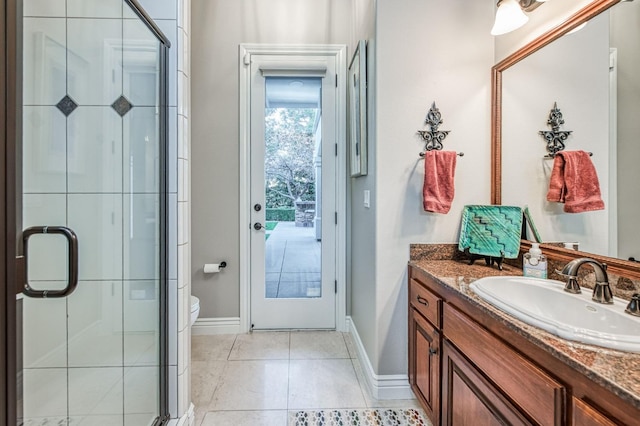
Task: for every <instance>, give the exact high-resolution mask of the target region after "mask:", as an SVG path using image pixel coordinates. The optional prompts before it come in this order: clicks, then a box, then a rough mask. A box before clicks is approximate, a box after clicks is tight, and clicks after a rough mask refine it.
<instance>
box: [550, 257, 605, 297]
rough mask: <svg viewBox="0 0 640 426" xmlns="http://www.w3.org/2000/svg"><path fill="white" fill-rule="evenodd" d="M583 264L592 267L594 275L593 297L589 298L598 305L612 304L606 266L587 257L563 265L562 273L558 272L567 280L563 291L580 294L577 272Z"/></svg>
mask: <svg viewBox="0 0 640 426" xmlns="http://www.w3.org/2000/svg"><path fill="white" fill-rule="evenodd" d="M585 263H588V264H590V265H591V266H593V270H594V272H595V274H596V285H595V287H594V288H593V296H591V299H592V300H593V301H595V302H598V303H607V304H611V303H613V294H612V293H611V287H610V286H609V277H608V276H607V266H606V265H604V264H602V263H600V262H598V261H597V260H594V259H590V258H588V257H581V258H579V259H574V260H572V261H571V262H569V263H567V264H566V265H564V268H562V271H561V272H560V274H561V275H563V276H564V277H566V278H568V280H567V284H566V285H565V287H564V291H568V292H569V293H580V292H581V291H580V286H579V285H578V270H579V269H580V267H581V266H582V265H584V264H585Z"/></svg>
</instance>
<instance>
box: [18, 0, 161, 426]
mask: <svg viewBox="0 0 640 426" xmlns="http://www.w3.org/2000/svg"><path fill="white" fill-rule="evenodd" d="M23 16H24V18H23V31H22V38H23V42H22V47H23V52H22V56H23V62H22V63H23V70H22V80H23V81H22V87H23V91H22V97H23V102H22V104H23V107H22V129H23V138H22V139H23V143H22V145H23V148H22V203H21V205H22V228H23V229H24V230H25V232H24V234H23V239H24V240H25V253H24V254H25V259H26V262H25V263H26V265H27V266H26V272H27V277H28V284H27V286H26V290H25V291H24V292H23V295H19V301H18V306H19V310H18V315H19V317H18V323H19V324H20V323H22V324H21V330H20V331H19V333H18V334H19V336H20V337H21V344H19V345H18V346H19V348H18V350H21V353H19V354H18V361H19V363H20V364H21V365H19V373H18V383H19V386H18V389H19V407H18V414H19V419H18V424H21V422H22V423H24V424H25V425H66V426H71V425H73V426H76V425H96V426H98V425H99V426H111V425H114V426H115V425H126V426H146V425H153V424H160V423H162V422H163V421H164V420H166V417H167V414H168V413H167V395H166V389H167V386H166V373H165V366H166V360H165V356H166V355H165V354H166V340H167V339H166V328H167V327H166V319H165V318H166V220H165V216H166V208H165V206H166V196H165V193H166V191H165V189H166V178H165V176H166V173H165V169H166V165H165V158H166V148H165V146H166V57H167V49H168V47H169V43H168V41H167V39H166V38H165V37H164V36H163V35H162V33H161V32H160V31H159V30H158V29H157V27H156V26H155V25H154V24H153V22H152V21H151V20H150V19H148V17H147V16H146V14H145V13H144V11H142V9H140V7H139V5H138V4H137V2H135V1H134V0H126V1H123V0H24V4H23ZM27 230H28V231H27ZM60 230H62V231H60ZM65 236H66V237H67V238H65ZM76 238H77V252H75V251H74V250H73V244H74V240H75V239H76ZM76 266H77V286H75V283H74V278H75V276H76V270H75V268H76ZM74 286H75V289H74V288H73V287H74ZM65 289H66V290H65ZM60 290H62V291H60ZM72 290H73V291H72Z"/></svg>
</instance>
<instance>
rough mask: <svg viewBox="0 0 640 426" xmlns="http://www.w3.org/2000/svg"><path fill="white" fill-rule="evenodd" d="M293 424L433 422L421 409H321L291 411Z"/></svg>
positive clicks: (398, 425) (397, 425)
mask: <svg viewBox="0 0 640 426" xmlns="http://www.w3.org/2000/svg"><path fill="white" fill-rule="evenodd" d="M289 425H292V426H303V425H304V426H334V425H336V426H337V425H353V426H373V425H376V426H378V425H379V426H391V425H393V426H405V425H415V426H427V425H431V422H430V421H429V420H427V418H426V417H425V416H423V415H422V413H421V412H420V411H419V410H415V409H413V408H411V409H408V410H402V409H394V410H382V409H380V410H320V411H290V412H289Z"/></svg>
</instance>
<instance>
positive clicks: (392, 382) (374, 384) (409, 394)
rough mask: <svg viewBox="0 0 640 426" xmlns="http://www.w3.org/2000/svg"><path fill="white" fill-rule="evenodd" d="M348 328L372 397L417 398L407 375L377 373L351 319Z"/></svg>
mask: <svg viewBox="0 0 640 426" xmlns="http://www.w3.org/2000/svg"><path fill="white" fill-rule="evenodd" d="M347 326H348V329H349V333H351V336H352V337H353V341H354V343H355V345H356V351H357V352H358V361H360V366H361V367H362V372H363V373H364V377H365V381H366V382H367V387H368V388H369V392H370V393H371V396H372V397H374V398H375V399H413V398H415V396H414V394H413V391H412V390H411V386H409V377H408V376H407V375H406V374H387V375H378V374H376V373H375V371H374V370H373V366H372V365H371V361H370V360H369V356H368V355H367V351H366V350H365V349H364V345H363V344H362V340H361V339H360V336H359V335H358V330H357V329H356V325H355V324H354V323H353V321H352V319H351V317H347Z"/></svg>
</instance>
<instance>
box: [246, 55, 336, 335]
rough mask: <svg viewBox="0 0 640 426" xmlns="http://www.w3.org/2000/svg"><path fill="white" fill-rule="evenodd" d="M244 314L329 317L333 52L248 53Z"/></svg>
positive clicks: (281, 321)
mask: <svg viewBox="0 0 640 426" xmlns="http://www.w3.org/2000/svg"><path fill="white" fill-rule="evenodd" d="M251 75H252V84H251V88H250V91H251V120H250V121H251V220H252V222H251V271H250V276H251V279H250V282H251V324H252V328H253V329H304V328H307V329H308V328H315V329H333V328H335V326H336V273H335V269H336V255H335V253H336V224H335V221H336V220H335V215H336V148H335V147H336V99H337V96H336V90H337V89H336V65H335V57H328V56H327V57H324V56H323V57H303V56H297V57H291V56H277V55H263V56H253V57H252V63H251Z"/></svg>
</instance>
